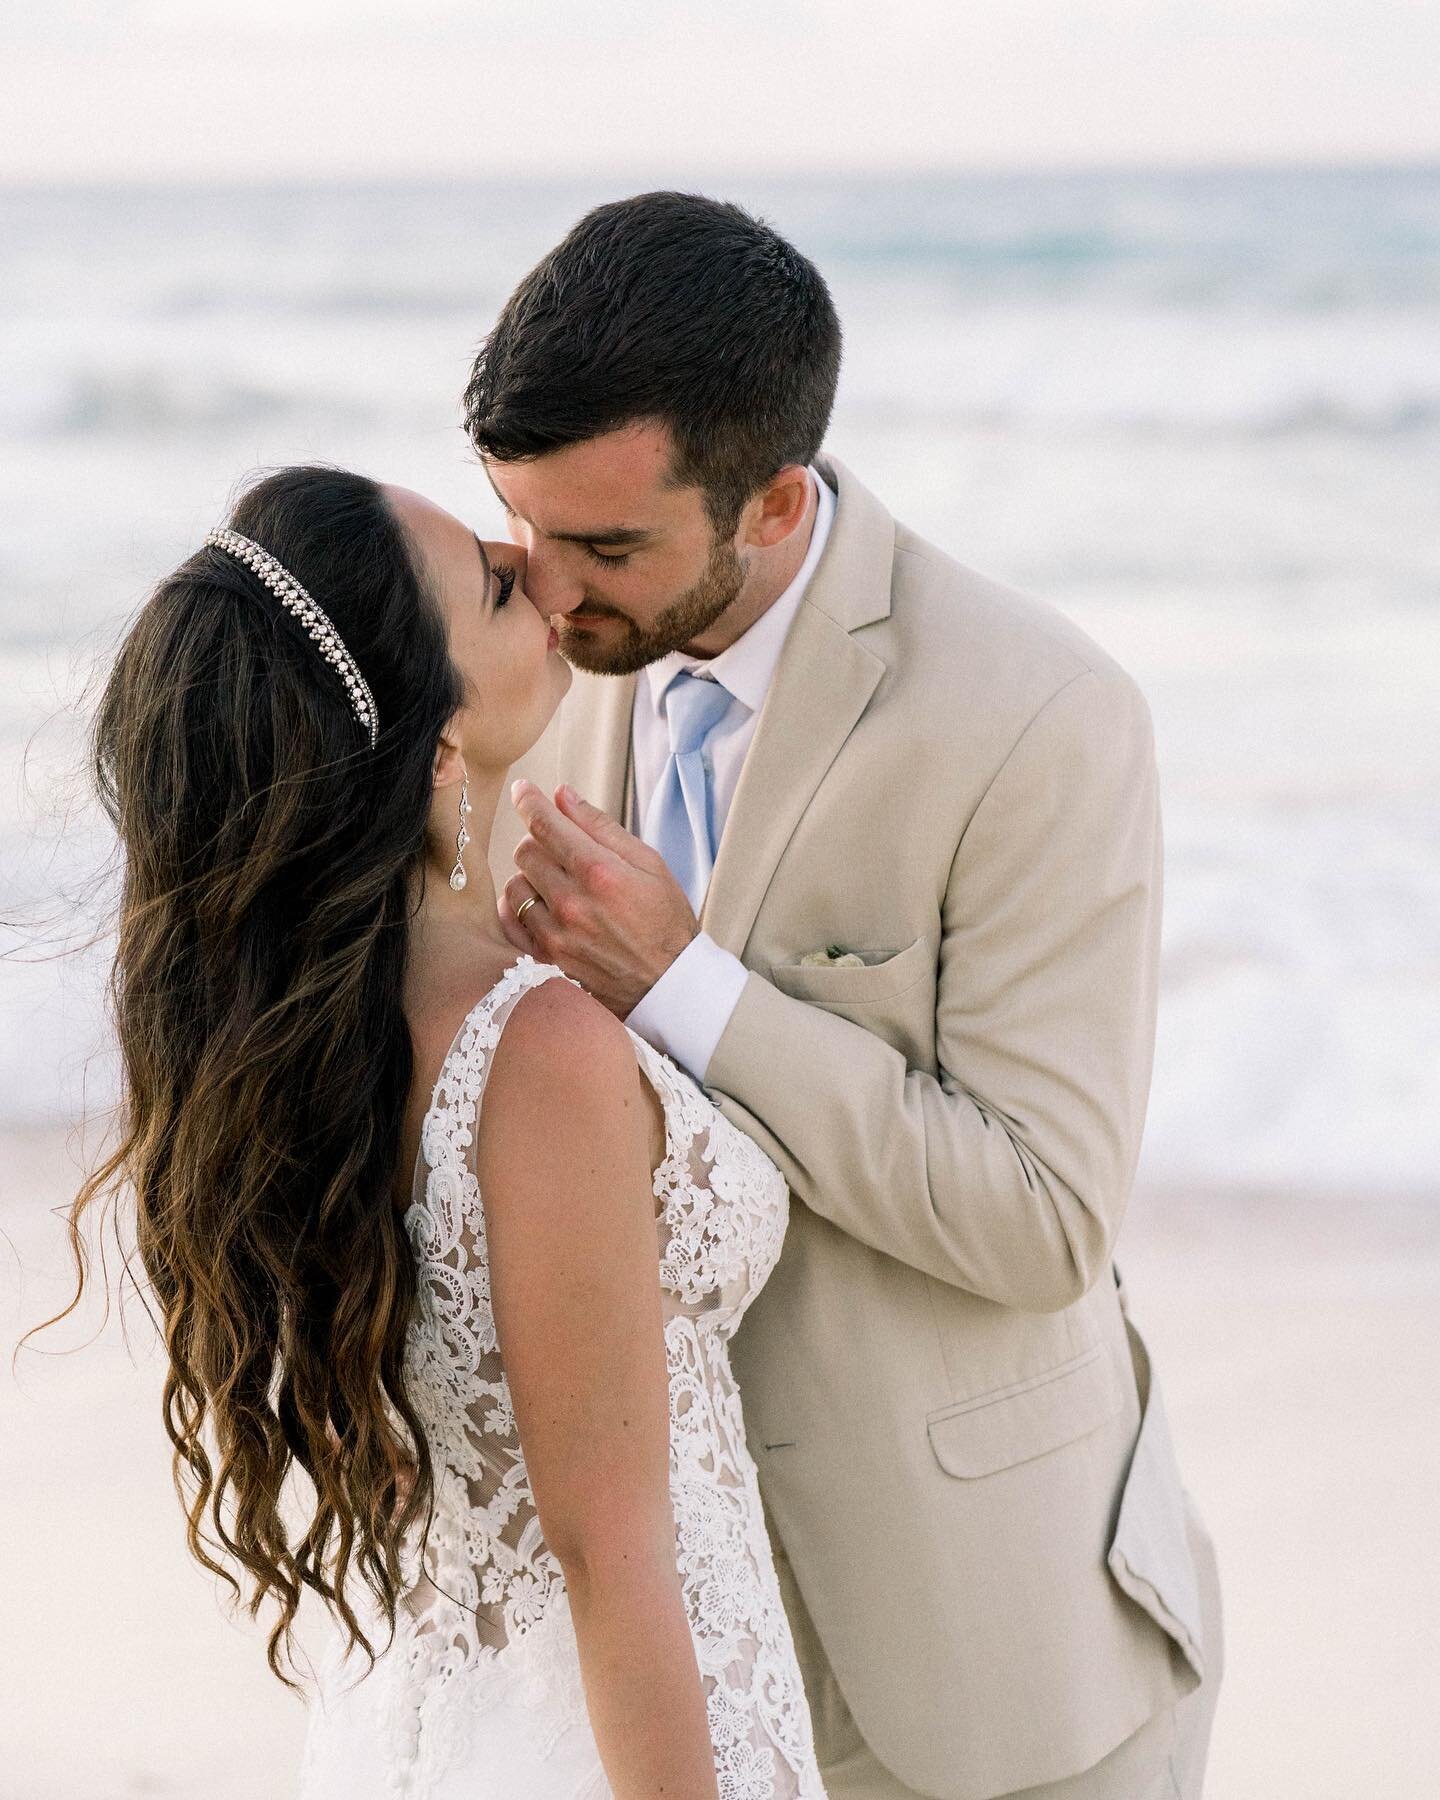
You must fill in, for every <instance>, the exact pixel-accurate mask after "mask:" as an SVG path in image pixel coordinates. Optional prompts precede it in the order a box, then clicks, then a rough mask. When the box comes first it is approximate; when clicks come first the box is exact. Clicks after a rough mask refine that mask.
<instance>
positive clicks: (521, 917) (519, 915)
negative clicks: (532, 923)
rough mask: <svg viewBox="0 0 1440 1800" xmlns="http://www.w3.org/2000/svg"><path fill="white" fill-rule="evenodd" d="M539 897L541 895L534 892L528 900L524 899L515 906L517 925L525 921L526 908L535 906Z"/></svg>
mask: <svg viewBox="0 0 1440 1800" xmlns="http://www.w3.org/2000/svg"><path fill="white" fill-rule="evenodd" d="M539 898H540V896H539V895H538V894H532V895H531V896H530V898H529V899H528V900H522V901H521V902H520V904H519V905H518V906H517V907H516V908H515V923H516V924H517V925H523V924H524V923H525V910H526V908H527V907H531V906H533V905H534V904H535V902H536V901H537V900H538V899H539Z"/></svg>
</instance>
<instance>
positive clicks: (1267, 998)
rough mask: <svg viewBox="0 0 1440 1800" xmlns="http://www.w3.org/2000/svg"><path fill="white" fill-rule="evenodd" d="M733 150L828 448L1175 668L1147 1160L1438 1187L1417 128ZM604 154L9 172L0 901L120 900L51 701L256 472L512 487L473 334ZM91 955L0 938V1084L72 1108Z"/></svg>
mask: <svg viewBox="0 0 1440 1800" xmlns="http://www.w3.org/2000/svg"><path fill="white" fill-rule="evenodd" d="M724 191H725V192H726V194H727V196H728V197H732V198H735V199H738V200H740V201H741V202H742V203H744V204H747V205H750V206H751V207H752V208H754V209H756V210H758V211H760V212H762V213H763V214H765V216H767V217H768V218H770V219H771V220H772V221H773V222H774V223H775V224H776V225H777V226H778V227H779V228H780V229H782V230H783V231H785V232H786V233H787V234H788V235H789V236H791V237H792V238H793V240H794V241H795V242H796V243H797V244H799V246H800V247H801V248H802V249H804V250H805V251H806V252H807V253H808V254H810V255H811V256H813V257H814V258H815V260H816V261H817V262H818V263H819V264H820V265H821V267H822V268H823V270H824V271H825V273H826V275H827V278H828V279H829V280H830V283H831V286H832V289H833V291H834V293H835V297H836V301H837V304H838V305H839V308H840V311H841V315H842V319H843V321H844V324H845V330H846V354H845V365H844V371H843V375H842V382H841V393H840V399H839V402H838V405H837V410H836V416H835V421H834V427H833V430H832V433H831V440H830V442H831V447H832V448H833V449H834V450H835V451H836V453H837V454H839V455H840V456H842V457H843V458H844V459H845V460H846V461H847V462H849V463H850V465H851V466H852V467H853V468H854V469H855V470H856V472H857V473H859V474H860V475H861V476H862V478H863V479H865V480H866V481H867V482H869V484H870V485H871V486H873V487H875V488H876V489H878V491H879V492H880V493H881V494H882V495H883V496H884V497H885V498H886V500H887V501H888V502H889V503H890V504H891V506H892V508H893V509H894V510H895V511H896V512H897V513H898V514H899V515H900V516H901V517H903V518H905V519H906V520H907V522H909V523H910V524H912V525H913V526H915V527H916V528H917V529H919V530H921V531H922V532H924V533H925V534H926V535H927V536H930V537H931V538H933V539H934V540H935V541H937V542H939V543H941V544H943V545H944V546H945V547H946V548H947V549H949V550H950V551H952V552H953V553H954V554H955V555H956V556H958V557H959V558H960V559H961V560H962V561H963V562H966V563H969V564H971V565H972V566H974V567H976V568H979V569H982V570H984V571H985V572H986V573H988V574H990V575H993V576H997V577H999V578H1000V579H1002V580H1006V581H1009V582H1012V583H1014V584H1015V585H1017V586H1020V587H1023V588H1027V589H1029V590H1031V591H1034V592H1037V593H1041V594H1044V595H1045V596H1046V597H1047V598H1049V599H1051V600H1052V601H1054V602H1055V603H1056V604H1058V605H1059V606H1061V607H1062V608H1063V609H1065V610H1066V611H1067V612H1069V613H1070V614H1071V615H1072V616H1074V617H1075V618H1076V619H1077V620H1079V622H1080V623H1081V624H1082V625H1084V626H1085V628H1086V629H1087V630H1090V631H1091V632H1093V633H1094V635H1096V636H1097V637H1098V638H1099V639H1100V640H1101V641H1102V642H1103V643H1104V644H1106V646H1107V647H1108V648H1109V649H1110V650H1111V651H1112V653H1113V654H1115V655H1116V656H1118V657H1119V658H1120V660H1121V661H1122V662H1124V663H1125V665H1126V666H1127V667H1128V668H1130V669H1131V670H1132V672H1133V673H1134V674H1135V675H1136V676H1137V678H1138V679H1139V680H1140V682H1141V683H1142V685H1143V686H1144V688H1145V691H1146V693H1147V694H1148V695H1149V697H1150V699H1151V703H1152V707H1153V710H1154V713H1155V718H1156V727H1157V736H1158V741H1159V749H1160V757H1161V768H1162V777H1163V780H1164V794H1165V809H1166V837H1167V853H1168V860H1167V891H1166V929H1165V964H1164V974H1165V989H1164V998H1163V1000H1162V1009H1161V1020H1160V1037H1159V1043H1158V1046H1157V1057H1156V1069H1155V1083H1154V1088H1153V1095H1152V1103H1151V1112H1150V1122H1149V1128H1148V1132H1147V1139H1146V1148H1145V1154H1144V1157H1143V1159H1142V1165H1141V1175H1142V1179H1148V1180H1150V1181H1152V1182H1155V1183H1160V1182H1172V1181H1189V1180H1195V1181H1206V1182H1214V1183H1222V1184H1230V1185H1241V1184H1253V1183H1262V1184H1264V1183H1287V1182H1290V1181H1306V1182H1309V1183H1312V1184H1316V1183H1319V1184H1328V1185H1334V1186H1343V1187H1348V1188H1352V1189H1353V1188H1355V1187H1357V1186H1360V1187H1364V1186H1369V1187H1377V1188H1378V1187H1386V1188H1392V1189H1394V1188H1407V1189H1413V1188H1416V1187H1422V1188H1429V1189H1432V1190H1437V1191H1440V1022H1437V1012H1440V1009H1437V1007H1436V1005H1435V999H1434V995H1435V986H1436V977H1437V974H1440V806H1437V801H1436V798H1435V796H1436V793H1437V791H1440V789H1437V778H1440V734H1437V731H1436V727H1435V723H1434V714H1435V692H1436V684H1437V677H1440V608H1437V605H1436V598H1435V597H1436V589H1437V578H1440V508H1437V506H1436V504H1435V499H1434V496H1435V492H1436V488H1437V477H1440V169H1413V170H1401V169H1369V170H1349V171H1325V170H1297V171H1279V172H1267V173H1257V172H1243V171H1233V172H1227V173H1215V172H1208V173H1199V172H1195V173H1184V172H1181V173H1167V174H1163V175H1162V174H1143V173H1116V172H1109V173H1100V172H1092V173H1077V174H1070V175H1028V176H1020V175H1013V176H993V175H987V176H981V177H972V178H964V179H957V178H944V179H941V178H938V177H937V178H926V179H904V180H888V179H887V180H881V179H876V180H874V181H872V182H868V183H862V182H855V181H845V182H826V181H805V182H793V183H784V184H775V183H771V184H741V185H739V186H738V187H737V186H734V185H730V186H727V187H726V188H725V190H724ZM608 192H609V190H601V189H598V188H586V187H582V186H578V185H575V184H569V185H565V186H556V185H546V186H520V185H507V186H498V185H497V186H488V187H487V186H475V185H461V184H455V185H449V186H446V185H429V186H418V187H417V186H391V187H385V188H374V187H364V188H362V187H348V188H347V187H341V188H337V187H327V188H309V189H296V188H264V189H262V188H251V189H213V190H203V191H197V190H183V191H182V190H173V191H160V190H148V191H139V192H137V191H126V192H118V191H104V190H89V191H83V192H82V191H67V192H59V191H54V192H43V191H39V190H10V191H0V346H3V348H0V457H3V471H0V472H3V485H0V494H3V502H0V505H3V512H4V519H5V526H4V532H3V536H0V749H3V754H4V755H5V757H6V759H7V762H8V763H10V764H13V765H18V760H19V754H20V750H21V748H22V746H23V745H24V744H25V743H26V742H27V741H29V740H30V739H31V737H32V735H33V734H34V732H35V731H36V729H37V727H39V726H40V724H41V722H42V721H46V720H48V721H49V722H48V724H47V725H46V726H45V729H44V730H43V731H42V733H41V735H40V737H39V739H38V740H37V742H36V744H35V747H34V749H33V750H32V754H31V756H30V759H29V767H28V778H27V784H26V785H25V786H24V787H22V785H21V783H20V781H19V780H18V778H17V779H15V780H7V781H6V783H5V785H4V788H3V790H0V850H3V852H4V860H5V880H4V890H3V902H4V904H5V905H6V906H8V905H9V903H10V902H12V901H14V902H17V903H18V902H22V901H23V902H25V903H27V904H31V905H33V904H36V903H38V902H39V901H42V900H47V899H48V900H49V901H51V902H53V903H54V905H52V912H53V911H55V910H56V908H57V907H58V913H59V916H60V917H61V918H62V919H63V918H69V919H71V921H72V923H73V924H74V926H75V928H76V929H77V930H78V929H79V928H80V926H81V924H82V922H86V923H88V920H89V913H88V911H87V909H88V908H90V907H91V906H92V904H94V905H98V903H99V901H98V898H96V896H98V895H99V893H100V892H101V890H98V889H96V888H95V887H94V886H93V884H92V882H91V880H90V876H89V870H90V869H91V867H92V866H93V863H94V860H95V857H96V854H97V851H98V850H99V849H103V839H102V838H101V837H100V835H99V834H98V833H97V830H96V827H95V824H94V821H93V817H91V815H88V814H86V813H85V811H84V810H83V808H82V809H80V810H78V811H72V812H71V813H70V814H68V815H65V814H63V813H62V812H61V810H60V808H61V805H62V803H63V802H64V801H65V799H66V797H67V790H66V789H65V788H64V787H63V785H62V775H63V772H64V770H65V769H66V768H68V767H70V766H72V765H73V762H74V760H75V756H74V752H75V748H76V732H77V729H78V727H77V725H76V722H75V721H74V719H73V718H72V717H71V716H70V715H61V716H59V717H57V716H56V708H57V705H58V703H59V702H60V701H61V700H62V699H63V698H65V697H67V696H70V695H73V694H74V692H75V690H76V687H77V684H78V683H79V682H81V681H82V680H83V679H84V677H85V676H86V675H87V673H89V672H90V671H91V670H93V668H94V667H95V666H96V664H97V661H98V662H101V663H103V658H104V655H105V653H106V648H107V646H108V645H109V644H110V643H112V642H113V639H114V636H115V633H116V631H117V629H118V624H119V621H120V620H121V619H123V617H124V616H125V614H126V612H127V611H128V610H129V609H130V608H131V607H132V606H133V605H134V604H136V603H137V601H138V600H139V599H140V597H141V596H142V595H143V593H144V591H145V588H146V586H147V584H148V583H149V582H150V581H151V580H153V578H154V577H155V575H156V574H157V573H158V572H160V571H161V570H163V569H164V568H165V567H166V566H167V565H168V564H170V563H172V562H173V561H175V560H176V559H178V558H179V557H180V556H182V555H183V554H185V552H186V551H187V550H188V549H189V548H190V546H192V545H193V544H194V543H195V542H196V541H198V539H199V537H200V536H201V535H203V533H204V531H205V530H206V529H207V528H208V526H209V525H211V524H212V523H214V522H215V521H216V520H217V519H218V518H219V517H220V516H221V514H222V513H223V510H224V507H225V503H226V497H227V494H228V493H229V492H230V490H231V489H232V487H233V486H234V484H235V483H236V481H237V480H238V479H239V478H240V477H241V476H242V475H244V474H245V473H246V472H248V471H249V470H251V469H253V468H255V467H256V466H259V465H271V464H276V463H281V462H287V461H293V460H298V459H300V458H311V457H320V458H324V459H327V460H333V461H338V462H343V463H351V464H353V465H355V466H357V467H361V468H364V469H366V470H368V471H370V472H372V473H375V474H378V475H381V476H383V477H385V478H387V479H393V480H397V481H402V482H405V483H407V484H408V485H412V486H415V487H419V488H421V489H423V490H424V491H426V492H429V493H430V494H432V495H433V496H434V498H436V499H437V500H439V501H441V502H442V503H443V504H446V505H448V506H450V507H451V508H452V509H453V510H455V511H457V512H460V513H462V514H464V515H465V516H468V517H470V518H471V519H473V520H474V522H475V523H476V524H477V526H479V527H481V528H482V529H490V530H495V529H497V527H496V521H495V519H494V515H493V511H492V502H491V500H490V497H489V494H488V491H487V489H486V488H485V484H484V483H483V481H482V480H481V479H480V478H479V476H478V473H477V471H476V469H475V467H474V464H473V460H472V459H471V457H470V454H469V452H468V449H467V446H466V444H465V442H464V439H463V437H462V435H461V433H460V431H459V428H458V396H459V393H460V389H461V387H462V386H463V384H464V379H465V374H466V371H467V367H468V361H469V358H470V355H471V354H472V352H473V348H474V346H475V344H476V342H477V341H478V339H479V338H480V336H481V335H482V334H483V332H484V331H485V329H486V327H487V325H488V322H489V321H490V319H491V318H492V317H493V314H494V312H495V309H496V307H497V306H498V305H499V303H500V301H501V300H502V299H503V296H504V294H505V293H506V292H507V291H508V289H509V287H510V286H511V285H512V284H513V282H514V281H515V280H516V278H517V277H518V276H519V275H520V274H521V273H522V272H523V271H524V269H525V268H527V267H528V266H529V264H530V263H531V262H532V261H533V260H534V259H535V258H536V257H537V256H538V255H540V254H541V253H542V252H543V251H544V250H545V249H546V248H547V247H548V246H549V244H551V243H552V242H553V241H554V240H555V239H556V238H557V237H558V236H559V235H560V234H561V233H562V232H563V230H564V229H565V228H566V226H567V225H568V224H569V223H570V222H571V221H572V220H573V219H574V218H575V217H576V216H577V215H578V213H579V212H580V211H582V210H583V209H584V208H585V206H587V205H589V204H590V203H592V202H593V201H594V200H597V199H600V198H605V197H608ZM72 891H74V893H75V899H74V900H73V902H72V900H71V899H69V898H68V897H61V898H57V896H68V895H70V894H71V892H72ZM96 966H97V963H96V959H95V958H93V957H92V958H91V959H90V962H89V964H84V965H82V964H71V965H68V972H67V970H66V968H64V967H62V969H60V970H57V969H56V968H54V967H46V968H44V969H35V968H30V969H26V970H17V969H15V968H13V967H11V968H9V969H6V970H3V971H0V1120H3V1119H6V1118H9V1119H22V1118H27V1119H28V1118H37V1117H53V1116H55V1115H56V1114H62V1115H63V1114H67V1113H71V1112H73V1111H74V1109H75V1108H76V1106H77V1105H78V1103H79V1099H78V1096H79V1093H80V1085H79V1084H80V1079H81V1073H82V1070H83V1068H84V1058H85V1053H86V1051H88V1049H89V1048H90V1047H91V1046H93V1045H94V1044H96V1043H102V1042H103V1034H102V1032H101V1027H100V1023H99V1020H98V1016H97V1013H96V1007H95V1000H94V988H95V968H96ZM106 1066H107V1065H106V1062H105V1058H104V1056H103V1054H102V1055H101V1056H100V1057H99V1058H98V1060H97V1061H96V1062H95V1064H94V1065H93V1066H92V1067H91V1070H90V1082H91V1086H90V1089H89V1092H90V1093H91V1095H92V1097H93V1096H95V1095H98V1094H101V1093H103V1091H104V1083H105V1069H106Z"/></svg>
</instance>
